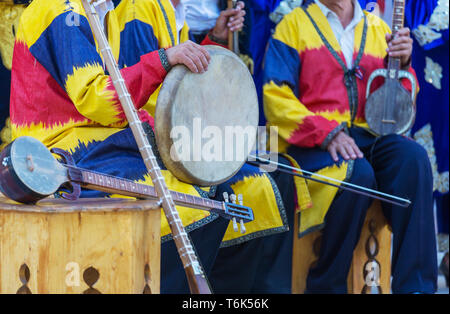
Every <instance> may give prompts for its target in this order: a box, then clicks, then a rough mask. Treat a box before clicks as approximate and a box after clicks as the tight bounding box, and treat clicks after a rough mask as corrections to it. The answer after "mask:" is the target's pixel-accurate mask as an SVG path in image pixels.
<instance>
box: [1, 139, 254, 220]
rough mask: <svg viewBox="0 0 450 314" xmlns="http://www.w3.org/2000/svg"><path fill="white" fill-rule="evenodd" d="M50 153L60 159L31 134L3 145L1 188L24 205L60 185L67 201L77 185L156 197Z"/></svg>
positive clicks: (186, 201)
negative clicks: (65, 191) (59, 160)
mask: <svg viewBox="0 0 450 314" xmlns="http://www.w3.org/2000/svg"><path fill="white" fill-rule="evenodd" d="M51 152H52V153H54V154H56V155H58V156H60V157H61V159H62V162H58V160H56V159H55V158H54V157H53V155H52V154H51V153H50V151H49V150H48V149H47V147H46V146H45V145H44V144H42V143H41V142H39V141H38V140H37V139H35V138H33V137H28V136H23V137H19V138H18V139H16V140H15V141H13V142H12V143H10V144H9V145H8V146H6V147H5V149H4V150H3V151H2V152H1V154H0V161H1V163H0V189H1V191H2V192H3V193H4V194H5V195H6V196H7V197H9V198H11V199H12V200H15V201H17V202H20V203H25V204H34V203H36V202H37V201H39V200H41V199H43V198H45V197H47V196H49V195H52V194H54V193H55V192H57V191H58V190H60V188H61V187H66V188H68V189H69V190H70V191H71V192H68V193H63V194H62V197H63V198H65V199H69V200H77V199H78V197H79V196H80V192H81V187H83V188H86V189H92V190H97V191H103V192H107V193H112V194H120V195H125V196H131V197H136V198H140V199H156V200H158V199H159V197H158V195H157V193H156V190H155V188H154V187H152V186H149V185H146V184H140V183H136V182H134V181H131V180H127V179H123V178H118V177H114V176H110V175H105V174H101V173H98V172H95V171H91V170H85V169H81V168H77V167H76V166H75V163H74V161H73V159H72V156H71V155H70V154H69V153H67V152H66V151H64V150H61V149H52V150H51ZM170 193H171V195H172V197H173V199H174V201H175V203H176V204H177V205H180V206H186V207H191V208H196V209H201V210H207V211H211V212H214V213H217V214H219V215H220V216H222V217H224V218H226V219H230V220H232V219H238V220H241V221H242V222H244V223H246V222H249V221H252V220H253V211H252V209H251V208H249V207H245V206H242V205H238V204H234V203H227V202H219V201H215V200H211V199H205V198H201V197H197V196H193V195H189V194H184V193H179V192H175V191H170Z"/></svg>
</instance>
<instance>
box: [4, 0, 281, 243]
mask: <svg viewBox="0 0 450 314" xmlns="http://www.w3.org/2000/svg"><path fill="white" fill-rule="evenodd" d="M115 4H116V8H115V10H113V11H111V12H109V13H108V15H107V25H108V27H107V34H108V39H109V42H110V45H111V47H112V50H113V54H114V57H115V58H116V60H117V61H118V63H119V66H120V68H121V73H122V75H123V76H124V79H125V82H126V84H127V87H128V89H129V91H130V94H131V95H132V98H133V100H134V102H135V105H136V107H137V108H138V109H139V115H140V118H141V120H142V121H144V122H148V123H149V124H150V125H152V126H153V117H152V114H153V113H154V106H155V103H156V98H157V92H155V91H156V90H157V89H158V88H159V86H160V84H161V83H162V81H163V80H164V77H165V75H166V71H165V70H164V68H163V66H162V64H161V61H160V59H159V55H158V52H157V51H156V50H157V49H158V48H160V47H164V48H167V47H171V46H173V45H175V44H176V43H177V42H178V34H176V33H174V32H172V31H171V30H173V29H175V14H174V11H173V9H172V7H171V4H170V3H169V2H168V0H147V1H144V0H135V1H128V0H123V1H120V3H119V1H115ZM187 39H188V28H187V25H185V27H184V28H183V30H182V31H181V34H180V42H183V41H186V40H187ZM205 43H206V44H207V43H210V42H208V40H206V41H205ZM11 93H12V95H11V121H12V128H13V137H14V138H16V137H18V136H23V135H29V136H33V137H35V138H37V139H39V140H41V141H42V142H43V143H44V144H45V145H46V146H47V147H49V148H52V147H59V148H62V149H66V150H68V151H70V152H71V153H72V154H73V156H74V158H75V160H76V161H78V162H79V165H82V166H84V167H87V168H94V169H97V170H99V171H100V170H102V171H103V170H104V171H106V172H108V173H110V174H114V175H117V176H123V173H124V172H123V171H124V169H123V168H124V165H123V164H122V163H121V156H112V159H107V157H109V156H110V155H109V154H111V151H102V150H101V149H99V148H98V147H108V149H109V148H111V147H112V148H111V149H112V150H113V148H114V146H115V145H119V144H120V145H121V146H122V147H124V146H125V147H129V149H130V150H134V149H135V147H134V146H133V145H135V143H132V142H130V141H128V138H127V136H123V135H125V134H124V132H127V121H126V119H125V116H124V114H123V111H122V109H121V106H120V104H119V102H118V97H117V94H116V92H115V90H114V87H113V85H112V83H111V79H110V77H109V76H108V75H107V73H106V71H105V69H104V62H103V60H102V56H101V54H100V51H99V49H98V44H97V43H96V41H95V40H94V38H93V35H92V32H91V28H90V25H89V23H88V20H87V18H86V15H85V12H84V10H83V7H82V4H81V1H79V0H73V1H68V0H52V1H50V0H35V1H33V3H32V4H31V5H30V6H29V7H28V8H27V10H26V11H25V12H24V13H23V16H22V18H21V22H20V27H19V30H18V34H17V40H16V45H15V51H14V60H13V69H12V89H11ZM99 143H102V145H100V146H98V144H99ZM123 145H124V146H123ZM98 150H100V151H98ZM112 154H114V152H112ZM90 156H94V157H96V161H98V160H105V161H104V162H103V163H102V165H100V164H92V162H91V161H90V160H89V158H88V157H90ZM99 156H100V157H99ZM127 157H129V156H127ZM134 157H136V156H134ZM103 158H104V159H103ZM123 158H125V157H123ZM111 160H113V161H115V162H110V161H111ZM123 160H127V161H129V160H130V159H123ZM136 160H138V159H136ZM126 164H127V173H130V171H131V173H133V177H132V178H130V179H133V180H136V181H140V182H145V183H147V184H150V185H151V184H152V183H151V179H150V177H149V176H148V175H147V174H146V171H145V169H144V168H143V167H142V163H140V162H138V163H134V162H127V163H126ZM131 168H133V169H131ZM163 175H164V177H165V179H166V182H167V184H168V186H169V188H170V189H172V190H176V191H179V192H184V193H188V194H192V195H197V196H198V195H203V196H205V194H206V193H205V191H202V190H200V189H199V188H197V187H195V186H192V185H189V184H186V183H183V182H180V181H178V180H177V179H176V178H175V177H174V176H173V175H172V174H171V173H170V172H169V171H167V170H164V169H163ZM227 184H228V185H229V186H231V187H232V188H233V189H234V190H235V192H236V193H242V194H244V202H245V204H246V205H248V206H250V207H252V208H253V209H254V210H255V214H256V217H257V220H256V221H255V222H253V223H250V224H248V227H247V229H248V230H249V232H248V233H247V234H246V235H245V236H243V237H242V236H239V239H235V238H236V235H237V234H236V233H234V232H231V231H230V232H229V235H227V237H226V238H225V242H224V245H231V244H234V243H239V242H242V241H245V240H248V239H251V238H253V237H257V236H262V235H266V234H268V232H269V233H270V232H282V231H284V230H286V219H285V217H283V213H284V209H283V205H282V202H281V200H280V199H279V197H278V193H277V191H278V189H277V187H276V186H275V184H274V183H273V182H272V181H271V180H270V178H269V177H268V176H267V175H266V174H262V173H259V172H257V171H255V169H253V168H251V167H248V166H245V167H244V168H243V169H242V171H241V172H240V173H239V174H238V175H236V176H235V177H234V178H233V179H231V180H230V182H228V183H227ZM84 195H86V196H89V197H93V196H99V195H105V194H99V193H92V192H86V193H85V194H84ZM105 196H106V195H105ZM115 197H117V196H115ZM260 209H261V210H260ZM178 211H179V213H180V216H181V219H182V221H183V224H184V225H185V226H187V230H188V231H189V230H193V229H195V228H198V227H201V226H202V225H204V224H206V223H208V222H210V221H212V220H213V219H214V218H215V217H214V215H210V214H209V213H208V212H205V211H200V210H193V209H190V208H184V207H178ZM162 217H163V218H162V220H161V235H162V237H163V240H168V239H170V237H171V235H170V229H169V226H168V223H167V221H166V219H165V217H164V215H162ZM268 230H270V231H268Z"/></svg>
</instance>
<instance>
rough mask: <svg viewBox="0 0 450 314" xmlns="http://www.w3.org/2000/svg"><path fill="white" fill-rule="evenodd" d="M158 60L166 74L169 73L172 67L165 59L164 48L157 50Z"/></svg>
mask: <svg viewBox="0 0 450 314" xmlns="http://www.w3.org/2000/svg"><path fill="white" fill-rule="evenodd" d="M158 54H159V59H160V60H161V64H162V66H163V67H164V69H165V70H166V72H169V71H170V70H171V69H172V66H171V65H170V63H169V59H167V53H166V50H165V49H164V48H161V49H159V50H158Z"/></svg>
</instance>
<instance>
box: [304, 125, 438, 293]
mask: <svg viewBox="0 0 450 314" xmlns="http://www.w3.org/2000/svg"><path fill="white" fill-rule="evenodd" d="M350 135H351V136H352V137H353V138H354V139H355V141H356V143H357V145H358V146H359V147H360V149H361V150H362V151H363V153H364V155H365V158H364V159H358V160H356V161H355V167H354V171H353V176H352V178H351V180H350V182H351V183H354V184H359V185H362V186H366V187H369V188H378V189H379V190H380V191H382V192H385V193H389V194H393V195H397V196H400V197H403V198H407V199H410V200H411V201H412V204H411V205H410V206H409V207H408V208H402V207H399V206H395V205H392V204H389V203H382V208H383V212H384V214H385V216H386V218H387V220H388V222H389V223H390V225H391V227H392V232H393V248H392V277H393V279H392V292H393V293H413V292H422V293H434V292H435V291H436V289H437V257H436V254H437V252H436V238H435V224H434V216H433V199H432V188H433V180H432V172H431V166H430V162H429V160H428V156H427V153H426V151H425V150H424V149H423V148H422V147H421V146H420V145H419V144H417V143H416V142H414V141H412V140H410V139H407V138H405V137H402V136H399V135H388V136H384V137H381V138H375V137H373V136H372V135H370V134H369V133H367V132H366V131H364V130H362V129H351V130H350ZM321 153H327V152H323V151H322V152H321ZM318 154H319V153H318ZM370 203H371V200H369V199H368V198H367V197H364V196H360V195H356V194H353V193H350V192H346V191H344V192H342V193H340V194H339V195H338V196H337V197H336V198H335V200H334V202H333V204H332V206H331V208H330V209H329V211H328V213H327V215H326V217H325V227H324V230H323V237H322V245H321V250H320V257H319V260H318V262H317V264H316V266H315V267H314V268H312V269H311V270H310V273H309V276H308V280H307V292H309V293H346V292H347V274H348V271H349V269H350V265H351V261H352V256H353V251H354V248H355V247H356V244H357V242H358V239H359V236H360V232H361V228H362V225H363V222H364V219H365V215H366V211H367V209H368V207H369V206H370Z"/></svg>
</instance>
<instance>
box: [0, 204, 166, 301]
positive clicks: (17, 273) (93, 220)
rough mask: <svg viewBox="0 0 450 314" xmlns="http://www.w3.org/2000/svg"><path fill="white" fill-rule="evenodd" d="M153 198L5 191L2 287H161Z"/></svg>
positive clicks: (0, 219)
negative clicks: (25, 198)
mask: <svg viewBox="0 0 450 314" xmlns="http://www.w3.org/2000/svg"><path fill="white" fill-rule="evenodd" d="M160 215H161V210H160V207H159V206H158V204H157V203H156V202H154V201H134V200H125V199H108V200H105V199H99V200H93V199H89V200H87V199H84V200H79V201H76V202H69V201H64V200H59V199H58V200H55V199H54V200H48V199H47V200H45V201H41V202H39V203H38V205H21V204H18V203H15V202H12V201H9V200H7V199H5V198H0V293H8V294H11V293H52V294H53V293H58V294H59V293H159V291H160V290H159V289H160V286H159V283H160V254H161V246H160V244H161V242H160V228H161V221H160V218H161V217H160Z"/></svg>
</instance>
